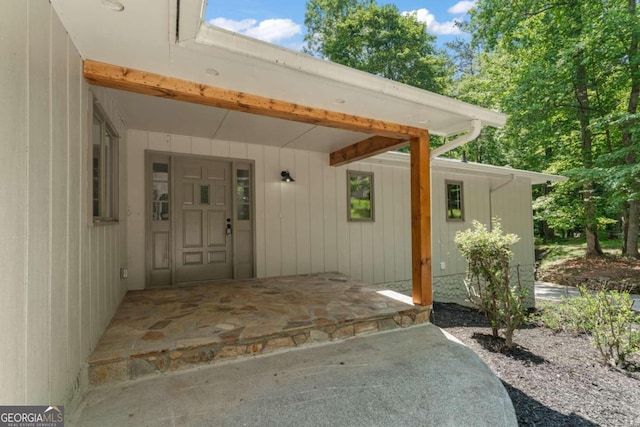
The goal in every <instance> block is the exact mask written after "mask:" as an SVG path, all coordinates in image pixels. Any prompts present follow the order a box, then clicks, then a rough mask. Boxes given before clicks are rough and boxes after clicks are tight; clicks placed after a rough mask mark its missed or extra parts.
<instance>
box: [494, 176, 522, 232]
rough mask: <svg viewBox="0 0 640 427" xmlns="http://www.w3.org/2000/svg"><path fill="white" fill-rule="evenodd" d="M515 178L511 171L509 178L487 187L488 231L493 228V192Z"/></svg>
mask: <svg viewBox="0 0 640 427" xmlns="http://www.w3.org/2000/svg"><path fill="white" fill-rule="evenodd" d="M515 180H516V175H515V174H513V173H512V174H511V178H509V179H508V180H506V181H505V182H503V183H502V184H500V185H498V186H497V187H494V188H491V187H489V231H491V230H493V202H492V197H493V193H495V192H496V191H498V190H500V189H501V188H502V187H504V186H506V185H509V184H511V183H512V182H513V181H515Z"/></svg>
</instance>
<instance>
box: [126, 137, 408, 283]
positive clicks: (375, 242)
mask: <svg viewBox="0 0 640 427" xmlns="http://www.w3.org/2000/svg"><path fill="white" fill-rule="evenodd" d="M127 148H128V157H129V159H128V161H129V163H128V166H129V171H128V176H129V183H130V184H129V190H128V193H129V202H128V210H129V221H128V231H129V232H128V241H127V253H128V260H127V263H128V267H129V272H130V275H129V287H130V289H142V288H144V274H145V271H144V268H145V263H144V260H145V258H144V252H145V244H144V239H145V227H144V208H145V207H144V200H145V198H144V182H145V177H144V151H145V150H147V149H149V150H157V151H164V152H174V153H182V154H198V155H208V156H217V157H223V158H235V159H243V160H245V159H249V160H254V161H255V190H256V195H255V200H256V267H257V269H256V270H257V277H273V276H283V275H293V274H306V273H318V272H329V271H340V272H342V273H345V274H348V275H351V276H352V277H353V278H355V279H359V280H364V281H367V282H372V283H386V282H398V281H405V280H409V279H410V278H411V237H410V236H411V234H410V230H411V224H410V219H411V214H410V181H409V169H408V168H406V167H392V166H382V165H371V164H366V163H353V164H350V165H348V166H344V167H338V168H335V167H331V166H329V156H328V155H327V154H322V153H315V152H310V151H301V150H292V149H280V148H277V147H270V146H266V145H254V144H246V143H237V142H228V141H218V140H217V141H213V140H209V139H203V138H191V137H185V136H177V135H167V134H159V133H153V132H144V131H138V130H130V131H129V137H128V145H127ZM347 169H350V170H361V171H371V172H373V173H374V176H375V184H374V190H375V194H374V197H375V204H376V208H375V209H376V211H375V216H376V220H375V222H372V223H362V222H348V221H347V176H346V171H347ZM282 170H289V171H290V172H291V175H292V176H293V177H294V178H295V180H296V181H295V182H294V183H289V184H287V183H283V182H281V181H280V178H281V177H280V172H281V171H282Z"/></svg>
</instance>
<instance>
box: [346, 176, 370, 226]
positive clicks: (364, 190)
mask: <svg viewBox="0 0 640 427" xmlns="http://www.w3.org/2000/svg"><path fill="white" fill-rule="evenodd" d="M372 194H373V174H371V173H367V172H349V220H351V221H353V220H356V221H362V220H364V221H372V220H373V197H372Z"/></svg>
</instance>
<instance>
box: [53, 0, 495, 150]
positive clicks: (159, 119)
mask: <svg viewBox="0 0 640 427" xmlns="http://www.w3.org/2000/svg"><path fill="white" fill-rule="evenodd" d="M52 3H53V5H54V7H55V9H56V11H57V13H58V14H59V15H60V17H61V19H62V21H63V23H64V25H65V28H66V29H67V31H68V32H69V34H70V36H71V38H72V39H73V40H74V43H75V45H76V47H77V48H78V50H79V52H80V54H81V56H82V57H83V58H84V59H88V60H93V61H98V62H103V63H107V64H114V65H117V66H120V67H124V68H127V69H136V70H143V71H148V72H151V73H155V74H157V75H162V76H167V77H169V78H177V79H182V80H185V81H190V82H194V83H196V84H202V85H207V86H212V87H217V88H222V89H228V90H233V91H238V92H243V93H247V94H252V95H256V96H260V97H264V98H270V99H276V100H281V101H284V102H288V103H290V104H293V105H300V106H308V107H311V108H317V109H323V110H326V111H331V112H335V113H338V114H350V115H355V116H359V117H363V118H370V119H373V120H378V121H383V122H388V123H395V124H398V125H402V126H409V127H413V128H417V129H424V130H428V131H429V133H431V134H436V135H445V136H449V135H453V134H458V133H461V132H465V131H468V130H470V129H471V128H472V123H473V121H480V122H481V124H482V126H502V125H503V124H504V123H505V119H506V118H505V116H504V115H502V114H499V113H496V112H493V111H490V110H487V109H484V108H480V107H476V106H473V105H470V104H467V103H463V102H460V101H456V100H453V99H451V98H447V97H444V96H441V95H437V94H434V93H431V92H428V91H424V90H421V89H417V88H414V87H411V86H407V85H403V84H400V83H397V82H394V81H391V80H387V79H383V78H380V77H377V76H374V75H371V74H368V73H364V72H361V71H358V70H354V69H351V68H348V67H344V66H341V65H338V64H335V63H331V62H329V61H325V60H322V59H318V58H314V57H311V56H308V55H305V54H302V53H300V52H295V51H291V50H288V49H284V48H281V47H278V46H274V45H271V44H268V43H264V42H260V41H258V40H254V39H251V38H248V37H244V36H241V35H238V34H235V33H231V32H229V31H226V30H223V29H220V28H215V27H211V26H209V25H207V24H205V23H203V22H202V14H203V10H204V3H205V2H204V0H180V1H179V2H178V1H177V0H168V1H166V2H158V1H157V0H138V1H135V2H127V3H126V9H125V10H124V11H123V12H120V13H114V12H113V11H111V10H109V9H107V8H105V7H103V6H102V1H101V0H52ZM178 5H179V6H178ZM96 22H100V25H95V23H96ZM178 23H179V25H178ZM110 90H111V91H112V95H113V96H114V98H115V99H116V101H117V102H118V104H119V106H120V109H121V111H122V112H123V115H124V116H125V117H124V119H125V121H126V123H127V125H128V126H129V127H130V128H133V129H142V130H148V131H154V132H161V133H176V134H183V135H189V136H196V137H206V138H215V139H224V140H231V141H239V142H253V143H257V144H267V145H274V146H279V147H287V148H298V149H305V150H312V151H320V152H326V153H331V152H334V151H336V150H339V149H341V148H344V147H347V146H350V145H352V144H354V143H356V142H358V141H362V140H363V139H365V138H368V137H370V135H366V134H365V133H364V132H358V131H355V132H354V131H349V130H343V129H334V128H330V127H326V126H322V125H320V126H315V125H313V124H301V123H298V122H294V121H292V120H293V119H288V120H283V119H278V118H265V117H259V116H255V115H252V114H246V113H242V112H234V111H229V110H226V109H224V108H214V107H210V106H201V105H193V104H187V103H184V102H178V101H174V100H167V99H161V98H155V97H149V96H145V95H138V94H132V93H129V92H122V91H119V90H112V89H110Z"/></svg>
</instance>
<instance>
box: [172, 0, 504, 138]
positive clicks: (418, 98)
mask: <svg viewBox="0 0 640 427" xmlns="http://www.w3.org/2000/svg"><path fill="white" fill-rule="evenodd" d="M190 1H194V0H190ZM181 9H182V5H181ZM182 12H183V11H181V14H182ZM180 38H181V39H183V38H182V36H181V37H180ZM194 41H195V42H196V43H198V44H201V45H207V46H214V47H217V48H219V49H224V50H227V51H230V52H233V53H235V54H238V55H244V56H246V57H249V58H252V59H257V60H261V61H264V62H267V63H271V64H275V65H278V66H281V67H284V68H288V69H291V70H294V71H296V72H300V73H306V74H310V75H314V76H317V77H321V78H324V79H327V80H330V81H334V82H338V83H342V84H346V85H349V86H353V87H356V88H359V89H364V90H367V91H371V92H376V93H380V94H383V95H387V96H390V97H395V98H398V99H401V100H404V101H408V102H412V103H415V104H419V105H424V106H427V107H431V108H436V109H439V110H442V111H445V112H448V113H451V114H455V115H458V116H463V117H465V120H466V121H469V123H470V121H471V120H473V119H478V120H481V121H482V124H483V125H484V126H494V127H502V126H504V124H505V123H506V119H507V117H506V115H504V114H501V113H497V112H495V111H491V110H489V109H486V108H482V107H478V106H476V105H472V104H468V103H466V102H462V101H457V100H455V99H453V98H449V97H446V96H443V95H438V94H436V93H433V92H429V91H426V90H423V89H419V88H416V87H413V86H409V85H406V84H403V83H398V82H396V81H393V80H389V79H386V78H382V77H379V76H375V75H373V74H370V73H366V72H364V71H360V70H356V69H354V68H350V67H347V66H344V65H340V64H336V63H334V62H331V61H327V60H324V59H320V58H316V57H313V56H311V55H307V54H304V53H302V52H296V51H294V50H290V49H287V48H284V47H280V46H275V45H273V44H271V43H267V42H263V41H261V40H256V39H254V38H252V37H248V36H244V35H242V34H238V33H235V32H233V31H228V30H225V29H222V28H217V27H214V26H211V25H209V24H207V23H206V22H202V23H201V24H200V28H199V30H198V33H197V34H196V37H195V40H194ZM188 43H190V42H189V41H187V42H186V43H185V45H187V44H188ZM426 128H427V127H425V129H426ZM445 136H447V135H445Z"/></svg>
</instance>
